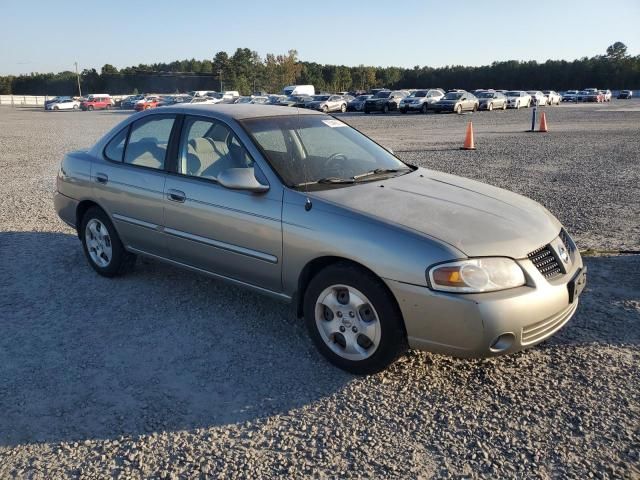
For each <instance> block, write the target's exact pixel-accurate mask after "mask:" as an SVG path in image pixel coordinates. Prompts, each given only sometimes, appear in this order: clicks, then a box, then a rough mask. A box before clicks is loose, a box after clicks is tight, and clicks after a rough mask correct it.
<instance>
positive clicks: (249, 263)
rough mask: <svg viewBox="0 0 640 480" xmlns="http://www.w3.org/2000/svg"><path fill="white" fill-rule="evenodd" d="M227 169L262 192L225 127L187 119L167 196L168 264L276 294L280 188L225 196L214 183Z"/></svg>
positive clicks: (246, 154)
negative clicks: (242, 171) (244, 172)
mask: <svg viewBox="0 0 640 480" xmlns="http://www.w3.org/2000/svg"><path fill="white" fill-rule="evenodd" d="M239 133H240V132H239ZM229 168H248V169H253V171H254V172H255V176H256V178H258V179H259V181H260V182H261V183H263V184H267V181H266V179H265V178H264V176H263V174H262V173H261V170H260V169H259V167H258V165H256V164H255V162H254V160H253V158H252V157H251V155H250V154H249V151H248V150H247V148H246V147H245V144H244V143H243V141H241V140H240V137H239V135H238V134H236V133H235V132H234V131H233V129H232V128H231V127H230V126H228V125H227V124H225V123H223V122H221V121H219V120H215V119H211V118H205V117H197V116H187V117H185V119H184V122H183V126H182V134H181V137H180V140H179V144H178V152H177V165H175V167H174V168H173V170H174V173H173V174H170V175H168V177H167V181H166V184H165V189H164V192H165V198H164V204H165V229H164V231H165V235H166V240H167V244H168V248H169V253H170V257H171V258H172V259H173V260H175V261H178V262H180V263H183V264H186V265H189V266H192V267H196V268H200V269H203V270H207V271H209V272H213V273H216V274H219V275H222V276H225V277H229V278H233V279H236V280H240V281H242V282H245V283H249V284H252V285H256V286H259V287H262V288H266V289H269V290H271V291H275V292H280V291H281V290H282V279H281V265H282V225H281V218H282V187H281V186H280V185H271V188H270V190H269V191H267V192H264V193H251V192H248V191H240V190H231V189H228V188H225V187H223V186H222V185H220V184H219V183H218V182H217V180H216V179H217V176H218V175H219V174H220V172H222V171H224V170H225V169H229Z"/></svg>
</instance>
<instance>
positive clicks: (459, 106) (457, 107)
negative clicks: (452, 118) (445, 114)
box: [456, 105, 462, 115]
mask: <svg viewBox="0 0 640 480" xmlns="http://www.w3.org/2000/svg"><path fill="white" fill-rule="evenodd" d="M456 113H457V114H458V115H460V114H461V113H462V105H456Z"/></svg>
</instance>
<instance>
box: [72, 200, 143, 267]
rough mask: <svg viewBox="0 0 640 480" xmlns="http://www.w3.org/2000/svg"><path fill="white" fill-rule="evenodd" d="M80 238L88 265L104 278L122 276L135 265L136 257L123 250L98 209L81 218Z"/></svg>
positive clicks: (88, 211)
mask: <svg viewBox="0 0 640 480" xmlns="http://www.w3.org/2000/svg"><path fill="white" fill-rule="evenodd" d="M80 238H81V240H82V249H83V250H84V254H85V256H86V257H87V260H88V262H89V265H91V267H92V268H93V269H94V270H95V271H96V272H98V273H99V274H100V275H102V276H104V277H115V276H118V275H122V274H124V273H126V272H128V271H129V270H131V269H132V268H133V266H134V265H135V262H136V256H135V255H133V254H132V253H129V252H127V251H126V250H125V248H124V246H123V245H122V242H121V241H120V237H119V236H118V232H116V229H115V228H114V226H113V223H111V220H109V217H108V216H107V214H106V213H104V211H103V210H102V209H100V208H98V207H91V208H90V209H89V210H87V212H86V213H85V214H84V216H83V217H82V222H81V223H80Z"/></svg>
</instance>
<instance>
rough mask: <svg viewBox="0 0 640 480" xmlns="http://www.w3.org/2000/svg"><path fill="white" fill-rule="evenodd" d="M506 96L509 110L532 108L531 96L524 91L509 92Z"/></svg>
mask: <svg viewBox="0 0 640 480" xmlns="http://www.w3.org/2000/svg"><path fill="white" fill-rule="evenodd" d="M505 96H506V97H507V108H515V109H516V110H517V109H520V108H528V107H530V106H531V95H529V94H528V93H527V92H523V91H522V90H509V91H508V92H507V93H506V94H505Z"/></svg>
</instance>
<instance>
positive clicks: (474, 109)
mask: <svg viewBox="0 0 640 480" xmlns="http://www.w3.org/2000/svg"><path fill="white" fill-rule="evenodd" d="M472 111H474V112H477V111H478V104H477V103H474V104H473V110H472Z"/></svg>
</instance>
